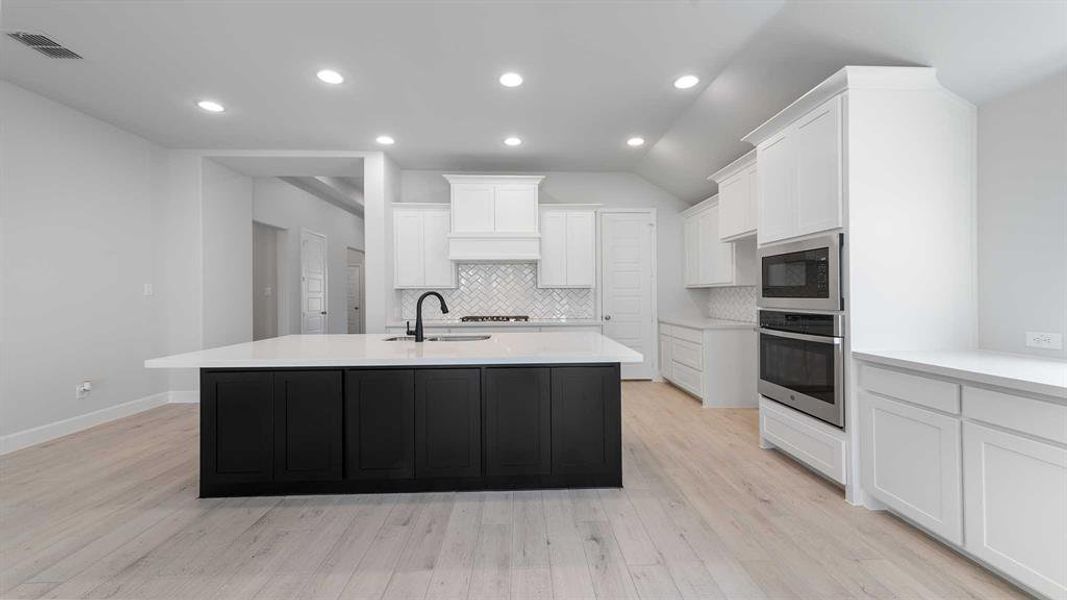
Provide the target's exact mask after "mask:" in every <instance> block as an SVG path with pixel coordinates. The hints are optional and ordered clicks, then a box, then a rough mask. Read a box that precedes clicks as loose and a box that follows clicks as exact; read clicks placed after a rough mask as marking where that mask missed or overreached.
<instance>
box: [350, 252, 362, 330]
mask: <svg viewBox="0 0 1067 600" xmlns="http://www.w3.org/2000/svg"><path fill="white" fill-rule="evenodd" d="M348 333H363V264H362V263H361V262H360V257H359V254H358V253H356V252H353V251H352V250H349V251H348Z"/></svg>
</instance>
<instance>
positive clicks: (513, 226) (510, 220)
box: [493, 185, 537, 233]
mask: <svg viewBox="0 0 1067 600" xmlns="http://www.w3.org/2000/svg"><path fill="white" fill-rule="evenodd" d="M493 225H494V227H495V229H494V231H510V232H524V233H537V186H536V185H498V186H496V201H495V204H494V223H493Z"/></svg>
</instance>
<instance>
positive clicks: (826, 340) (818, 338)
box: [759, 327, 842, 346]
mask: <svg viewBox="0 0 1067 600" xmlns="http://www.w3.org/2000/svg"><path fill="white" fill-rule="evenodd" d="M759 332H760V333H766V334H767V335H773V336H775V337H784V338H790V339H794V340H804V341H805V342H819V343H821V344H833V345H835V346H840V345H841V340H842V338H839V337H833V336H829V335H809V334H807V333H793V332H792V331H779V330H777V329H767V328H766V327H760V328H759Z"/></svg>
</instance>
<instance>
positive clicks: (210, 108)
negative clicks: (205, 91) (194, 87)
mask: <svg viewBox="0 0 1067 600" xmlns="http://www.w3.org/2000/svg"><path fill="white" fill-rule="evenodd" d="M196 105H197V106H199V107H200V110H205V111H207V112H211V113H220V112H223V111H224V110H226V107H225V106H223V105H221V104H219V103H218V102H215V101H214V100H201V101H199V102H197V103H196Z"/></svg>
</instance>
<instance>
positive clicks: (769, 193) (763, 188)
mask: <svg viewBox="0 0 1067 600" xmlns="http://www.w3.org/2000/svg"><path fill="white" fill-rule="evenodd" d="M794 163H795V155H794V151H793V139H792V138H791V137H789V136H788V135H786V133H782V134H781V135H779V136H778V137H776V138H772V139H771V140H768V141H767V142H766V143H764V144H763V145H761V146H760V147H759V150H758V153H757V157H756V172H757V174H758V181H757V185H758V188H759V203H758V204H759V227H757V229H756V235H757V237H758V238H759V242H760V243H761V244H762V243H765V242H773V241H775V240H780V239H784V238H787V237H789V236H790V235H792V232H793V230H794V229H795V228H796V197H795V194H796V186H795V180H796V178H795V164H794Z"/></svg>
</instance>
